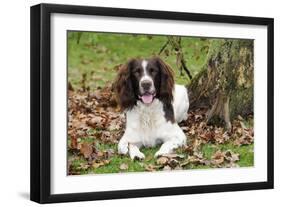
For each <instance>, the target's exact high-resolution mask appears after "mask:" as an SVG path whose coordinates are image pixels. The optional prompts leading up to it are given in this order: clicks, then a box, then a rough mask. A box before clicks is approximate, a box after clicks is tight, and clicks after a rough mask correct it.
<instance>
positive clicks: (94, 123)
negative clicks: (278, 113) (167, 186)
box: [68, 32, 254, 175]
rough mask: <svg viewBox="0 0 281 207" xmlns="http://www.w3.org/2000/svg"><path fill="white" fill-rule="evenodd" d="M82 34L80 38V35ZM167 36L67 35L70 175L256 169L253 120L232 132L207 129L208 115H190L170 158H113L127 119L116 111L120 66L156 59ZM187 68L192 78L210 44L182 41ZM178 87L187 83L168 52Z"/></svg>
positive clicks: (239, 121)
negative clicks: (182, 138)
mask: <svg viewBox="0 0 281 207" xmlns="http://www.w3.org/2000/svg"><path fill="white" fill-rule="evenodd" d="M81 34H82V35H81ZM166 40H167V39H166V37H165V36H147V35H118V34H114V35H112V34H107V33H78V32H69V33H68V82H69V90H68V97H69V100H68V120H69V122H68V174H72V175H74V174H88V173H116V172H136V171H137V172H139V171H158V170H181V169H202V168H204V169H205V168H217V167H248V166H253V163H254V152H253V151H254V144H253V141H254V140H253V135H254V134H253V117H252V116H248V117H244V118H242V117H241V116H238V117H237V118H235V119H234V120H233V127H232V130H231V131H226V130H225V129H224V128H223V127H222V126H212V125H207V124H206V122H205V120H206V112H207V110H208V109H200V108H199V109H196V110H193V111H189V116H188V117H189V118H188V120H187V121H185V122H183V123H181V124H180V126H181V128H182V129H183V131H184V132H185V134H186V135H187V145H186V146H184V147H181V148H179V149H177V150H176V151H175V153H174V154H171V155H167V156H164V157H160V158H158V159H156V158H154V154H155V152H156V151H157V150H158V149H159V146H158V147H155V148H142V149H141V151H142V152H143V153H144V154H145V156H146V158H145V159H144V160H142V161H140V160H134V161H132V160H131V159H130V158H129V157H128V156H121V155H119V154H117V143H118V140H119V139H120V138H121V136H122V133H123V131H124V123H125V118H124V115H123V114H122V113H121V112H120V109H119V107H118V106H117V105H116V101H115V98H114V93H113V92H112V88H111V84H112V82H113V81H114V78H115V77H116V74H117V70H118V68H119V66H120V65H121V64H123V63H125V62H126V61H127V60H128V59H129V58H132V57H150V56H152V55H157V54H158V53H159V51H160V49H161V47H162V46H163V45H164V44H165V42H166ZM182 44H183V52H184V56H185V59H186V61H187V66H188V68H189V70H190V72H191V74H192V75H193V76H195V75H196V74H197V73H198V72H200V69H201V68H202V66H203V65H204V64H205V62H206V57H207V52H208V47H209V44H210V41H209V40H208V39H202V38H192V37H186V38H183V39H182ZM161 57H162V58H163V59H164V60H165V61H166V62H168V63H169V64H170V65H171V66H172V68H173V69H174V72H175V80H176V82H177V83H179V84H184V85H186V84H188V83H189V81H190V80H189V78H188V77H187V76H186V75H185V74H184V73H183V75H180V70H179V69H178V68H177V62H176V54H175V52H173V51H172V50H169V48H167V49H166V50H165V51H164V52H163V53H162V56H161Z"/></svg>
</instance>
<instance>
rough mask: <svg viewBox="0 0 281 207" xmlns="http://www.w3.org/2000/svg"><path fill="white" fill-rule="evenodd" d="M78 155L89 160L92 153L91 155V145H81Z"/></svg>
mask: <svg viewBox="0 0 281 207" xmlns="http://www.w3.org/2000/svg"><path fill="white" fill-rule="evenodd" d="M80 153H81V154H82V155H83V156H84V157H85V158H90V157H91V155H92V153H93V145H92V144H89V143H86V142H85V143H83V144H82V145H81V148H80Z"/></svg>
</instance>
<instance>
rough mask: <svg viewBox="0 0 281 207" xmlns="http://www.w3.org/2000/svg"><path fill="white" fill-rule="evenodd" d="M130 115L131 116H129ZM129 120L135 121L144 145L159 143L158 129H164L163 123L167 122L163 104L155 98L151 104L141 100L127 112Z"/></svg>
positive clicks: (134, 123)
mask: <svg viewBox="0 0 281 207" xmlns="http://www.w3.org/2000/svg"><path fill="white" fill-rule="evenodd" d="M128 115H129V116H128ZM127 122H130V125H131V124H132V123H133V125H134V126H135V127H134V129H135V130H136V132H138V133H139V135H140V138H141V140H142V143H143V145H145V146H154V145H155V144H157V138H158V137H157V136H158V134H159V133H158V131H159V130H163V129H160V128H162V127H161V125H163V123H164V122H166V119H165V117H164V111H163V104H162V103H161V102H160V101H159V100H158V99H155V100H154V101H153V102H152V103H151V104H150V105H145V104H143V103H141V102H139V103H137V106H136V107H134V109H133V110H132V111H131V112H130V113H129V114H127Z"/></svg>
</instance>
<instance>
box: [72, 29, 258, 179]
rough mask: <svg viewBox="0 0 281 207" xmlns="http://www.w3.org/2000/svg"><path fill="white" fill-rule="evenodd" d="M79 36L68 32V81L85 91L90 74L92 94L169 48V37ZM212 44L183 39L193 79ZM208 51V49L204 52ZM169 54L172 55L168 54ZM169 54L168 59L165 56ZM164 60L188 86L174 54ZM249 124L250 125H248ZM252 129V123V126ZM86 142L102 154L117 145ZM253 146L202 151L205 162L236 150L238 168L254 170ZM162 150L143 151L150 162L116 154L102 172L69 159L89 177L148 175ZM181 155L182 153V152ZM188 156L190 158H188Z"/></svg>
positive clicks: (205, 147)
mask: <svg viewBox="0 0 281 207" xmlns="http://www.w3.org/2000/svg"><path fill="white" fill-rule="evenodd" d="M78 36H79V33H78V32H68V78H69V81H70V82H71V84H72V85H73V87H74V88H76V89H77V88H79V87H81V81H82V75H83V74H86V75H87V79H86V84H87V86H89V87H90V88H91V89H92V90H94V89H95V88H97V87H102V86H104V85H105V84H106V83H108V82H112V81H113V80H114V78H115V76H116V70H115V69H114V68H115V66H117V65H119V64H123V63H125V62H126V61H128V59H130V58H132V57H143V58H147V57H150V56H152V55H157V54H158V52H159V51H160V48H161V47H162V46H163V45H164V44H165V42H166V40H167V39H166V37H165V36H153V37H152V38H151V37H148V36H146V35H131V34H127V35H120V34H109V33H91V32H83V34H82V36H81V38H80V41H79V43H78V42H77V40H78ZM209 44H210V40H208V39H201V38H192V37H186V38H183V39H182V45H183V52H184V56H185V59H186V61H187V67H188V68H189V70H190V71H191V73H192V75H193V76H194V75H196V74H197V73H198V72H199V71H200V69H201V68H202V66H203V65H204V64H205V61H206V57H207V52H206V51H208V50H206V48H208V47H209ZM204 48H205V49H204ZM168 52H169V54H168ZM164 54H167V55H164ZM161 57H162V58H163V59H164V60H165V61H166V62H168V63H169V64H170V65H171V66H172V68H173V69H174V72H175V80H176V82H177V83H179V84H188V83H189V78H188V77H187V75H186V74H184V75H183V76H181V75H180V72H179V70H178V69H177V66H176V55H175V54H173V53H172V52H171V51H165V52H164V53H163V54H162V55H161ZM247 124H249V123H247ZM250 125H252V123H250ZM83 141H87V142H93V141H94V142H95V143H96V147H97V149H98V150H106V149H114V151H115V152H116V151H117V146H116V145H114V144H106V143H100V142H99V141H98V140H96V139H93V138H87V137H86V138H85V137H83ZM253 148H254V146H253V144H251V145H246V146H240V147H238V146H235V145H233V144H231V143H228V144H221V145H213V144H205V145H203V147H202V149H201V151H202V153H203V155H204V157H205V158H207V159H210V158H211V156H212V155H213V154H214V153H215V152H216V151H217V150H219V149H220V150H232V151H233V152H235V153H239V154H240V160H239V161H238V163H237V164H239V166H241V167H248V166H253V163H254V153H253ZM158 149H159V147H155V148H142V149H141V151H142V152H143V153H144V154H145V156H146V158H145V160H143V161H132V160H131V159H130V158H129V157H128V156H120V155H117V154H114V155H113V156H112V157H111V158H110V163H109V164H106V165H104V166H100V167H98V168H88V169H86V170H84V169H81V165H83V164H86V163H87V161H86V160H85V159H84V158H82V157H81V156H74V155H73V154H71V153H69V154H68V156H69V159H72V158H73V159H74V160H73V162H72V166H73V168H75V169H80V170H79V171H80V173H81V174H87V173H115V172H135V171H144V170H145V166H147V165H149V164H155V163H156V159H155V158H154V154H155V152H156V151H157V150H158ZM179 150H180V149H179ZM179 153H180V151H179ZM186 156H187V155H186ZM123 163H125V164H127V165H128V169H127V170H120V165H121V164H123ZM185 168H186V169H202V168H208V166H204V165H187V166H185Z"/></svg>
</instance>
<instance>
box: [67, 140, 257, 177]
mask: <svg viewBox="0 0 281 207" xmlns="http://www.w3.org/2000/svg"><path fill="white" fill-rule="evenodd" d="M83 141H86V142H93V141H94V142H95V146H96V148H97V150H98V151H104V150H108V149H113V150H114V151H115V152H117V145H114V144H104V143H100V142H99V141H98V140H95V139H93V138H85V139H83ZM158 150H159V146H157V147H154V148H141V152H142V153H144V154H145V159H144V160H141V161H139V160H131V159H130V157H129V156H123V155H122V156H121V155H118V154H117V153H115V154H114V155H113V156H112V157H111V158H110V163H109V164H106V165H104V166H101V167H98V168H93V167H92V168H88V169H87V170H83V169H80V167H81V164H82V165H83V164H87V161H86V160H85V159H84V158H83V157H82V156H79V157H78V159H75V160H74V161H73V162H72V165H73V167H74V168H75V169H76V170H78V171H80V173H81V174H89V173H95V174H102V173H118V172H142V171H145V170H146V169H145V167H146V166H148V165H149V164H152V165H156V160H157V159H156V158H155V157H154V154H155V153H156V152H157V151H158ZM218 150H221V151H226V150H231V151H232V152H234V153H238V154H239V155H240V160H239V161H238V162H237V164H238V165H239V166H240V167H250V166H253V163H254V154H253V150H254V145H253V144H250V145H244V146H235V145H233V144H231V143H228V144H221V145H215V144H204V145H203V146H202V149H201V152H202V153H203V156H204V158H206V159H208V160H211V157H212V155H213V154H214V153H215V152H216V151H218ZM176 152H177V153H179V154H184V153H183V152H182V149H178V150H177V151H176ZM71 157H72V155H71V154H69V158H70V159H71ZM75 157H76V156H75ZM187 157H188V156H187V155H186V154H185V158H187ZM76 158H77V157H76ZM121 164H127V165H128V169H126V170H121V169H120V165H121ZM156 166H157V165H156ZM207 168H210V166H206V165H201V164H198V165H194V164H188V165H186V166H184V168H183V169H207ZM156 170H159V169H157V168H156Z"/></svg>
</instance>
